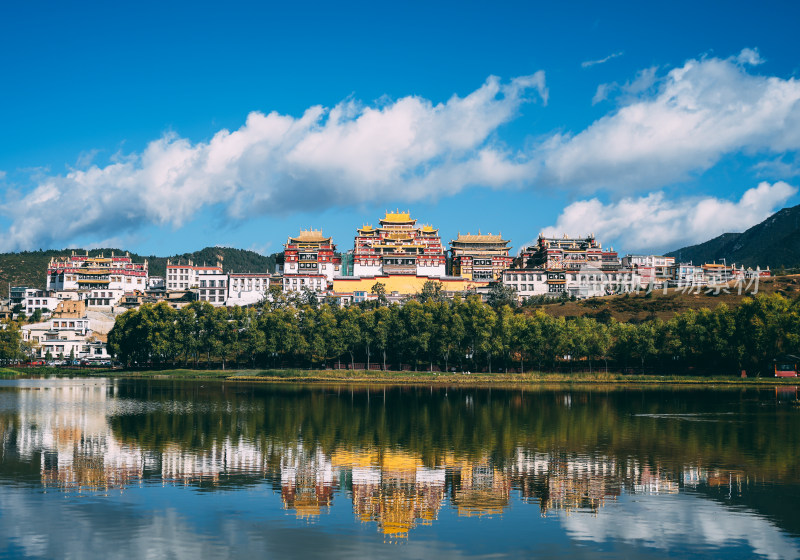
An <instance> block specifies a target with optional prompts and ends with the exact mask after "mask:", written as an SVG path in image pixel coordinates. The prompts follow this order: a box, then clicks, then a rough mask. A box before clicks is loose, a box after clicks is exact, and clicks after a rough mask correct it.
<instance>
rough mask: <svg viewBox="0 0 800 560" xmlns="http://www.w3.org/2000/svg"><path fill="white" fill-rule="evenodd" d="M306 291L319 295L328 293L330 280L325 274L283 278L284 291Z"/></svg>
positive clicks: (294, 275) (293, 275) (296, 275)
mask: <svg viewBox="0 0 800 560" xmlns="http://www.w3.org/2000/svg"><path fill="white" fill-rule="evenodd" d="M304 289H308V290H311V291H312V292H316V293H318V294H324V293H325V292H327V291H328V279H327V278H326V277H325V275H324V274H291V275H289V274H287V275H285V276H284V277H283V291H284V292H286V293H288V292H298V293H299V292H302V291H303V290H304Z"/></svg>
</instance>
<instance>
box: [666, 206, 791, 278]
mask: <svg viewBox="0 0 800 560" xmlns="http://www.w3.org/2000/svg"><path fill="white" fill-rule="evenodd" d="M667 256H670V257H675V259H676V260H679V261H682V262H689V261H691V262H693V263H695V264H701V263H704V262H712V261H718V262H720V261H722V259H725V260H726V262H727V263H728V264H730V263H736V264H737V265H744V266H745V267H753V268H755V267H756V266H760V267H762V268H766V267H767V266H769V267H770V268H771V269H779V268H780V267H785V268H795V267H798V266H800V205H798V206H793V207H792V208H784V209H783V210H781V211H779V212H776V213H775V214H773V215H772V216H770V217H769V218H767V219H766V220H764V221H763V222H761V223H760V224H757V225H755V226H753V227H751V228H750V229H748V230H747V231H745V232H744V233H724V234H722V235H720V236H719V237H715V238H714V239H711V240H709V241H706V242H705V243H700V244H699V245H692V246H689V247H683V248H682V249H678V250H677V251H672V252H670V253H667Z"/></svg>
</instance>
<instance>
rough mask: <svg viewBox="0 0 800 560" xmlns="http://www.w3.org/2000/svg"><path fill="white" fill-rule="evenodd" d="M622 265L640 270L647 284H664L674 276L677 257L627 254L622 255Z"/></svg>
mask: <svg viewBox="0 0 800 560" xmlns="http://www.w3.org/2000/svg"><path fill="white" fill-rule="evenodd" d="M622 266H623V267H624V268H633V269H637V270H639V271H640V276H642V279H643V282H644V283H646V284H653V285H663V284H664V282H667V281H669V280H671V279H672V278H673V276H674V273H675V257H662V256H658V255H625V256H624V257H622Z"/></svg>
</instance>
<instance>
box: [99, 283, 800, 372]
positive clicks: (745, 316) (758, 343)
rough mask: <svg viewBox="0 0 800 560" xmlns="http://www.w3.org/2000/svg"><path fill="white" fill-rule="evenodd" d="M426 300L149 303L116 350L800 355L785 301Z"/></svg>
mask: <svg viewBox="0 0 800 560" xmlns="http://www.w3.org/2000/svg"><path fill="white" fill-rule="evenodd" d="M429 296H430V294H429ZM420 299H422V301H420V300H411V301H409V302H407V303H405V304H404V305H385V304H382V303H381V302H380V301H378V302H368V303H365V304H362V305H352V306H348V307H339V306H337V305H334V304H331V303H318V302H316V301H314V300H313V298H312V299H310V300H309V301H307V302H305V303H302V302H299V301H298V302H294V303H292V302H287V301H286V300H285V299H283V298H276V299H275V301H273V302H265V303H264V304H263V305H261V306H257V307H249V308H240V307H232V308H226V307H213V306H212V305H210V304H208V303H206V302H193V303H191V304H189V305H187V306H186V307H183V308H181V309H179V310H175V309H173V308H171V307H169V306H168V305H167V304H166V303H163V302H162V303H159V304H156V305H152V304H145V305H142V306H141V307H140V308H138V309H134V310H130V311H127V312H125V313H124V314H122V315H120V316H119V317H117V320H116V324H115V326H114V328H113V329H112V330H111V332H110V333H109V336H108V345H109V351H110V352H111V353H113V354H115V355H116V356H117V358H118V359H119V360H120V361H122V362H123V363H124V364H125V365H126V366H129V367H174V366H181V365H182V366H190V367H219V366H221V367H222V368H229V367H253V368H255V367H273V368H287V367H299V368H330V367H349V368H354V369H362V368H369V369H385V370H398V369H411V370H420V371H425V370H427V371H453V370H456V371H487V372H498V371H531V370H536V371H562V372H564V371H593V370H598V369H603V370H606V371H627V372H652V373H667V374H681V373H692V372H695V373H714V374H734V373H738V372H739V371H740V370H743V369H744V370H747V371H748V373H749V374H751V375H752V374H757V373H760V374H768V373H769V372H770V371H771V368H772V361H773V359H774V358H776V357H777V356H778V355H780V354H783V353H793V352H797V351H798V348H799V347H800V300H798V299H787V298H785V297H784V296H782V295H780V294H770V295H764V294H760V295H758V296H756V297H753V298H745V299H744V300H743V301H742V303H741V304H740V305H739V306H737V307H736V308H734V309H731V308H729V307H727V306H726V305H720V306H719V307H717V308H716V309H713V310H711V309H701V310H699V311H695V310H687V311H685V312H682V313H680V314H677V315H676V316H675V317H673V318H672V319H669V320H667V321H662V320H660V319H657V318H656V319H653V320H649V321H646V322H643V323H639V324H633V323H623V322H617V321H616V320H614V319H613V318H611V319H608V320H605V321H600V320H597V319H595V318H587V317H574V318H566V319H565V318H563V317H553V316H551V315H548V314H547V313H545V312H543V311H542V310H540V309H538V310H531V309H530V308H514V307H512V306H510V305H508V304H506V303H497V304H495V305H489V304H487V303H483V302H482V301H481V300H480V298H479V297H477V296H468V297H466V298H465V299H462V298H460V297H455V298H454V299H452V300H446V299H444V298H442V297H438V296H436V297H425V298H420Z"/></svg>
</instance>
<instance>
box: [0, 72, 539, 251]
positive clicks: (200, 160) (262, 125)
mask: <svg viewBox="0 0 800 560" xmlns="http://www.w3.org/2000/svg"><path fill="white" fill-rule="evenodd" d="M534 92H535V93H536V94H538V97H539V98H540V99H541V100H542V101H543V102H544V103H546V102H547V96H548V92H547V87H546V85H545V77H544V72H541V71H540V72H537V73H535V74H533V75H530V76H523V77H519V78H515V79H513V80H511V81H510V82H509V83H501V81H500V80H499V79H498V78H495V77H490V78H489V79H488V80H487V81H486V82H485V83H484V84H483V86H481V87H480V88H478V89H477V90H475V91H474V92H472V93H470V94H469V95H467V96H466V97H463V98H462V97H458V96H453V97H451V98H450V99H449V100H448V101H447V102H445V103H439V104H433V103H432V102H430V101H428V100H426V99H422V98H420V97H414V96H410V97H404V98H402V99H398V100H396V101H394V102H389V103H384V104H382V105H381V106H380V107H371V106H363V105H360V104H358V103H356V102H354V101H344V102H342V103H340V104H339V105H337V106H335V107H333V108H332V109H326V108H323V107H318V106H317V107H311V108H309V109H308V110H306V112H305V113H304V114H303V115H302V116H301V117H300V118H294V117H291V116H286V115H279V114H277V113H270V114H267V115H265V114H262V113H258V112H253V113H250V115H248V117H247V121H246V123H245V124H244V125H243V126H242V127H241V128H239V129H238V130H235V131H233V132H230V131H228V130H221V131H219V132H218V133H216V134H215V135H214V137H213V138H212V139H211V140H209V141H208V142H198V143H192V142H190V141H189V140H187V139H185V138H181V137H179V136H177V135H176V134H166V135H164V136H163V137H162V138H160V139H158V140H155V141H153V142H151V143H150V144H149V145H148V146H147V147H146V149H145V150H144V151H143V152H142V153H140V154H130V155H127V156H118V157H116V158H115V159H114V161H112V163H110V164H108V165H106V166H104V167H101V166H98V165H91V166H89V167H86V168H84V169H75V170H71V171H70V172H69V173H67V174H66V175H59V176H53V175H50V174H46V173H43V174H41V175H40V176H39V177H38V178H37V179H36V180H37V184H36V186H35V188H33V189H32V190H31V191H30V192H28V193H26V194H24V195H19V194H18V193H14V195H13V196H7V198H6V201H5V204H4V205H3V206H2V208H0V210H2V212H3V213H4V214H6V215H7V216H9V217H10V218H11V221H12V225H11V226H10V228H9V231H8V232H7V234H6V235H4V236H3V239H2V241H0V250H14V249H23V248H29V247H38V246H42V247H46V246H50V245H52V244H54V243H55V244H57V245H64V244H65V242H69V240H71V239H74V238H76V237H79V236H87V235H91V236H93V237H94V238H100V239H102V238H103V237H106V236H110V235H119V234H120V233H124V232H126V231H134V230H136V229H138V228H139V227H141V226H142V225H143V224H147V223H151V224H158V225H172V226H173V227H180V226H181V225H183V224H185V223H186V222H187V221H189V220H191V219H192V218H193V217H194V216H196V215H197V213H198V212H199V211H200V210H201V209H203V208H204V207H209V206H212V205H218V206H219V207H220V208H221V209H222V215H223V217H226V218H228V219H232V220H235V219H240V218H245V217H248V216H252V215H259V214H268V213H273V214H277V213H282V212H291V211H296V210H310V209H313V208H314V207H317V208H322V207H328V206H335V205H348V206H349V205H353V204H357V203H361V202H372V201H380V200H385V199H389V198H391V199H398V198H401V199H405V200H409V201H413V200H419V199H422V198H430V197H433V198H435V197H437V196H440V195H442V194H452V193H456V192H458V191H460V190H461V189H463V188H464V187H466V186H470V185H484V186H497V187H500V186H506V185H508V184H509V183H513V182H517V181H521V180H522V178H523V176H524V173H523V169H524V168H525V165H526V164H525V162H519V161H516V160H515V159H513V158H512V157H509V155H508V154H507V153H505V152H504V151H503V150H502V148H501V147H499V146H498V145H497V143H496V142H494V141H493V139H494V133H495V131H496V130H497V128H498V127H499V126H501V125H502V124H504V123H507V122H509V121H510V120H512V119H513V118H514V117H515V116H516V115H517V113H518V111H519V108H520V106H521V105H522V104H523V103H525V102H528V101H530V100H531V99H532V98H533V93H534ZM84 161H88V160H86V159H84Z"/></svg>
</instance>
